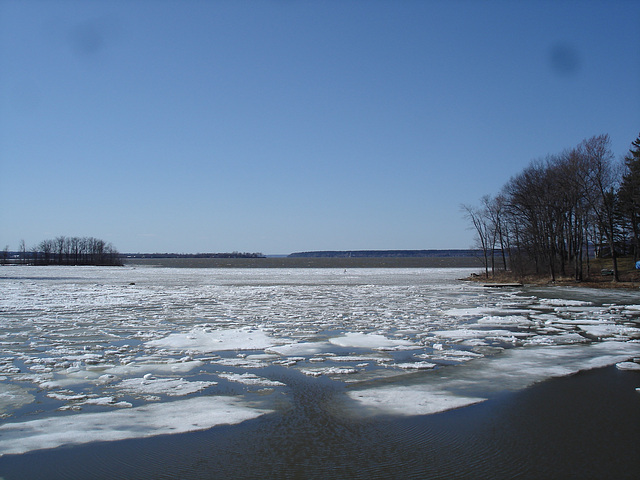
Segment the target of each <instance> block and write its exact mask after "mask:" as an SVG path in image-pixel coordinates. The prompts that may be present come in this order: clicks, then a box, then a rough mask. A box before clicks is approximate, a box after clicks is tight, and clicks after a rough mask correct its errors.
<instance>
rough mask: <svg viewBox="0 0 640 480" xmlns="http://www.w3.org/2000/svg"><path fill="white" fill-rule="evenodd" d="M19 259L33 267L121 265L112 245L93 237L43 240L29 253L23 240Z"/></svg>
mask: <svg viewBox="0 0 640 480" xmlns="http://www.w3.org/2000/svg"><path fill="white" fill-rule="evenodd" d="M19 257H20V259H19V260H20V262H21V263H25V264H26V263H30V264H33V265H122V261H121V258H120V253H118V251H117V250H116V249H115V248H114V247H113V245H111V244H110V243H107V242H105V241H104V240H100V239H99V238H93V237H65V236H60V237H56V238H54V239H51V240H43V241H42V242H40V243H39V244H38V245H36V246H34V247H33V248H31V250H29V251H27V249H26V247H25V243H24V240H23V241H21V242H20V252H19Z"/></svg>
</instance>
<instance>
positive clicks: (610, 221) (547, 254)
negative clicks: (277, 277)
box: [462, 135, 640, 281]
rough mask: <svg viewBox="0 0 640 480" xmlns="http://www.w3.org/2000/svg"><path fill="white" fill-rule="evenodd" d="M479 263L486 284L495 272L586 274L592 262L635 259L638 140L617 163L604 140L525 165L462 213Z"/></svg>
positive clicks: (639, 224)
mask: <svg viewBox="0 0 640 480" xmlns="http://www.w3.org/2000/svg"><path fill="white" fill-rule="evenodd" d="M462 208H463V211H464V213H465V215H466V217H467V218H468V219H469V220H470V222H471V224H472V226H473V229H474V230H475V233H476V239H477V243H478V246H479V247H480V248H481V250H482V252H483V255H484V265H485V273H486V276H487V277H488V276H489V272H490V271H491V272H492V273H495V270H496V269H502V270H511V271H512V272H514V273H516V274H519V275H526V274H531V273H535V274H544V273H546V274H548V275H549V276H550V277H551V279H552V280H555V279H556V277H557V276H558V275H560V276H568V275H572V276H574V277H575V279H576V280H582V279H584V278H585V277H588V276H589V274H590V263H589V259H590V258H592V257H593V256H594V255H595V256H599V257H607V258H611V259H612V264H613V269H612V274H613V280H614V281H618V280H619V271H618V257H619V256H621V255H629V256H631V255H633V258H634V260H638V257H639V255H640V136H639V137H638V138H637V139H636V140H635V141H634V142H632V144H631V149H630V150H629V153H628V154H627V155H626V157H625V158H624V161H623V162H617V161H615V159H614V155H613V153H612V151H611V146H610V139H609V136H608V135H598V136H594V137H591V138H589V139H586V140H584V141H583V142H581V143H580V144H579V145H578V146H576V147H575V148H572V149H569V150H566V151H564V152H562V153H559V154H556V155H550V156H549V157H547V158H546V159H544V160H535V161H532V162H531V163H530V164H529V166H527V167H526V168H525V169H524V170H523V171H522V172H521V173H520V174H518V175H516V176H514V177H512V178H511V179H510V180H509V181H508V182H507V183H506V184H505V185H504V186H503V188H502V190H501V191H500V192H499V193H498V194H497V195H495V196H490V195H486V196H484V197H483V198H482V199H481V202H480V205H479V206H469V205H463V207H462Z"/></svg>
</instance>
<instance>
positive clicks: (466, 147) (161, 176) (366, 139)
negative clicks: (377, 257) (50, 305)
mask: <svg viewBox="0 0 640 480" xmlns="http://www.w3.org/2000/svg"><path fill="white" fill-rule="evenodd" d="M638 25H640V2H637V1H624V0H621V1H616V2H610V1H581V2H578V1H553V2H551V1H536V2H534V1H530V2H527V1H523V2H511V1H455V0H454V1H437V0H433V1H417V0H414V1H410V0H407V1H391V0H388V1H382V0H379V1H376V0H373V1H372V0H368V1H365V0H360V1H358V0H353V1H295V0H290V1H286V0H272V1H269V0H264V1H258V0H254V1H242V0H240V1H237V0H234V1H196V0H186V1H168V0H162V1H151V0H149V1H106V0H104V1H91V2H81V1H64V0H59V1H55V2H48V1H30V0H26V1H21V2H19V1H10V0H0V169H1V170H0V248H2V247H4V245H9V247H10V249H17V248H18V245H19V242H20V240H21V239H24V240H25V242H26V244H27V247H30V246H32V245H34V244H36V243H37V242H39V241H41V240H43V239H46V238H53V237H55V236H58V235H67V236H94V237H98V238H102V239H104V240H107V241H111V242H112V243H113V244H114V245H115V246H116V247H117V248H118V249H119V250H120V251H121V252H178V253H180V252H181V253H196V252H223V251H234V250H237V251H251V252H254V251H260V252H263V253H267V254H276V253H289V252H293V251H301V250H346V249H422V248H425V249H431V248H468V247H470V246H472V245H473V232H472V231H471V230H469V229H468V224H467V221H466V220H465V219H464V217H463V214H462V212H461V210H460V205H461V204H475V203H477V202H478V200H479V199H480V197H481V196H482V195H484V194H495V193H497V192H498V191H499V189H500V188H501V187H502V185H503V184H504V183H505V182H506V181H507V180H508V179H509V178H510V177H511V176H512V175H515V174H517V173H519V172H520V171H521V170H522V169H523V168H524V167H525V166H526V165H527V164H528V163H529V162H530V161H531V160H533V159H536V158H543V157H545V156H546V155H547V154H555V153H560V152H561V151H562V150H563V149H565V148H570V147H573V146H575V145H577V144H578V143H579V142H580V141H582V140H583V139H585V138H588V137H591V136H592V135H598V134H602V133H608V134H609V135H610V136H611V140H612V146H613V149H614V153H615V155H616V156H617V157H622V156H623V155H624V154H626V152H627V150H628V148H629V146H630V144H631V142H632V141H633V140H635V138H637V136H638V134H639V133H640V29H639V28H638Z"/></svg>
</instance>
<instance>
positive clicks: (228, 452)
mask: <svg viewBox="0 0 640 480" xmlns="http://www.w3.org/2000/svg"><path fill="white" fill-rule="evenodd" d="M287 382H288V383H289V384H290V385H291V387H292V394H293V395H292V396H293V402H292V404H291V405H290V406H289V407H287V408H285V409H284V410H283V411H279V412H278V413H276V414H272V415H269V416H265V417H262V418H259V419H256V420H252V421H248V422H245V423H243V424H241V425H237V426H225V427H216V428H213V429H211V430H208V431H204V432H195V433H190V434H183V435H173V436H162V437H155V438H151V439H143V440H127V441H121V442H108V443H96V444H91V445H85V446H79V447H69V448H65V447H63V448H59V449H55V450H49V451H42V452H32V453H29V454H25V455H16V456H12V455H9V456H5V457H3V458H0V475H1V476H2V477H3V478H4V479H6V480H18V479H39V478H47V479H151V478H154V479H218V478H220V479H223V478H224V479H316V478H317V479H383V478H384V479H387V478H401V479H449V478H462V479H466V478H468V479H490V478H495V479H506V478H518V479H540V478H545V479H555V478H557V479H565V478H576V479H578V478H579V479H590V478H593V479H609V478H611V479H624V478H628V479H632V478H639V477H640V455H639V453H640V450H639V446H640V393H638V392H636V391H635V388H636V387H640V373H639V372H628V371H626V372H623V371H618V370H616V369H615V368H614V367H609V368H605V369H598V370H593V371H589V372H583V373H579V374H577V375H574V376H572V377H567V378H560V379H552V380H549V381H547V382H544V383H541V384H539V385H536V386H534V387H531V388H529V389H526V390H523V391H520V392H517V393H507V394H501V395H499V396H497V397H495V398H492V399H491V400H489V401H487V402H484V403H482V404H478V405H474V406H471V407H467V408H462V409H458V410H453V411H450V412H445V413H441V414H436V415H428V416H417V417H406V418H398V417H393V418H391V417H387V418H382V417H377V418H374V419H371V418H369V419H356V418H350V417H345V416H344V415H342V414H341V412H340V411H338V410H336V408H337V407H336V402H335V395H336V394H339V393H341V392H340V389H341V388H342V387H341V386H340V385H338V384H335V383H333V382H331V381H330V380H328V379H322V378H321V379H308V378H306V377H303V376H302V375H300V376H296V377H295V378H287ZM338 403H339V402H338Z"/></svg>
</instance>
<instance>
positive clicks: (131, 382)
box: [116, 377, 217, 397]
mask: <svg viewBox="0 0 640 480" xmlns="http://www.w3.org/2000/svg"><path fill="white" fill-rule="evenodd" d="M216 384H217V382H211V381H202V380H198V381H188V380H185V379H184V378H155V377H147V378H144V377H143V378H128V379H126V380H122V381H121V382H120V383H119V384H117V385H116V387H117V388H119V389H120V390H122V391H124V392H128V393H130V394H132V395H168V396H170V397H179V396H184V395H189V394H192V393H196V392H199V391H201V390H204V389H205V388H207V387H210V386H212V385H216Z"/></svg>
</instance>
